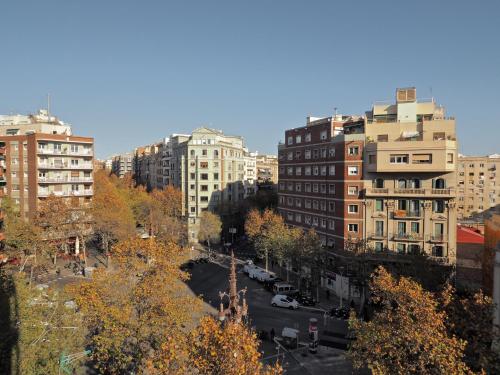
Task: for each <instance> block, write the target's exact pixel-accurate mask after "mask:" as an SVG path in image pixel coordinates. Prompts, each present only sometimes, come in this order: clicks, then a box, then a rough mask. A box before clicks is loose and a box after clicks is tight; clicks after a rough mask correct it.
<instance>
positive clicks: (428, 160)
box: [391, 154, 432, 164]
mask: <svg viewBox="0 0 500 375" xmlns="http://www.w3.org/2000/svg"><path fill="white" fill-rule="evenodd" d="M412 162H413V164H432V154H413V157H412ZM391 163H392V161H391Z"/></svg>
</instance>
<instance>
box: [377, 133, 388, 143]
mask: <svg viewBox="0 0 500 375" xmlns="http://www.w3.org/2000/svg"><path fill="white" fill-rule="evenodd" d="M388 141H389V136H388V135H387V134H379V135H377V142H388Z"/></svg>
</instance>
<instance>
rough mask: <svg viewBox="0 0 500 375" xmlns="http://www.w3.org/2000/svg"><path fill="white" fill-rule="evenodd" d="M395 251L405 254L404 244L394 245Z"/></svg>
mask: <svg viewBox="0 0 500 375" xmlns="http://www.w3.org/2000/svg"><path fill="white" fill-rule="evenodd" d="M396 250H397V251H398V253H400V254H404V253H406V244H405V243H398V244H396Z"/></svg>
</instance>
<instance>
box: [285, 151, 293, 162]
mask: <svg viewBox="0 0 500 375" xmlns="http://www.w3.org/2000/svg"><path fill="white" fill-rule="evenodd" d="M286 159H287V160H293V152H292V151H290V152H288V154H287V156H286Z"/></svg>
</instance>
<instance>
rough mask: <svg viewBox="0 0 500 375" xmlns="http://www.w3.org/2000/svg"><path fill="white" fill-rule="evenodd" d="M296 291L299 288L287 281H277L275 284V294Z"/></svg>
mask: <svg viewBox="0 0 500 375" xmlns="http://www.w3.org/2000/svg"><path fill="white" fill-rule="evenodd" d="M296 291H297V289H295V287H294V286H293V285H290V284H287V283H276V284H274V285H273V293H274V294H292V293H295V292H296Z"/></svg>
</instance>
